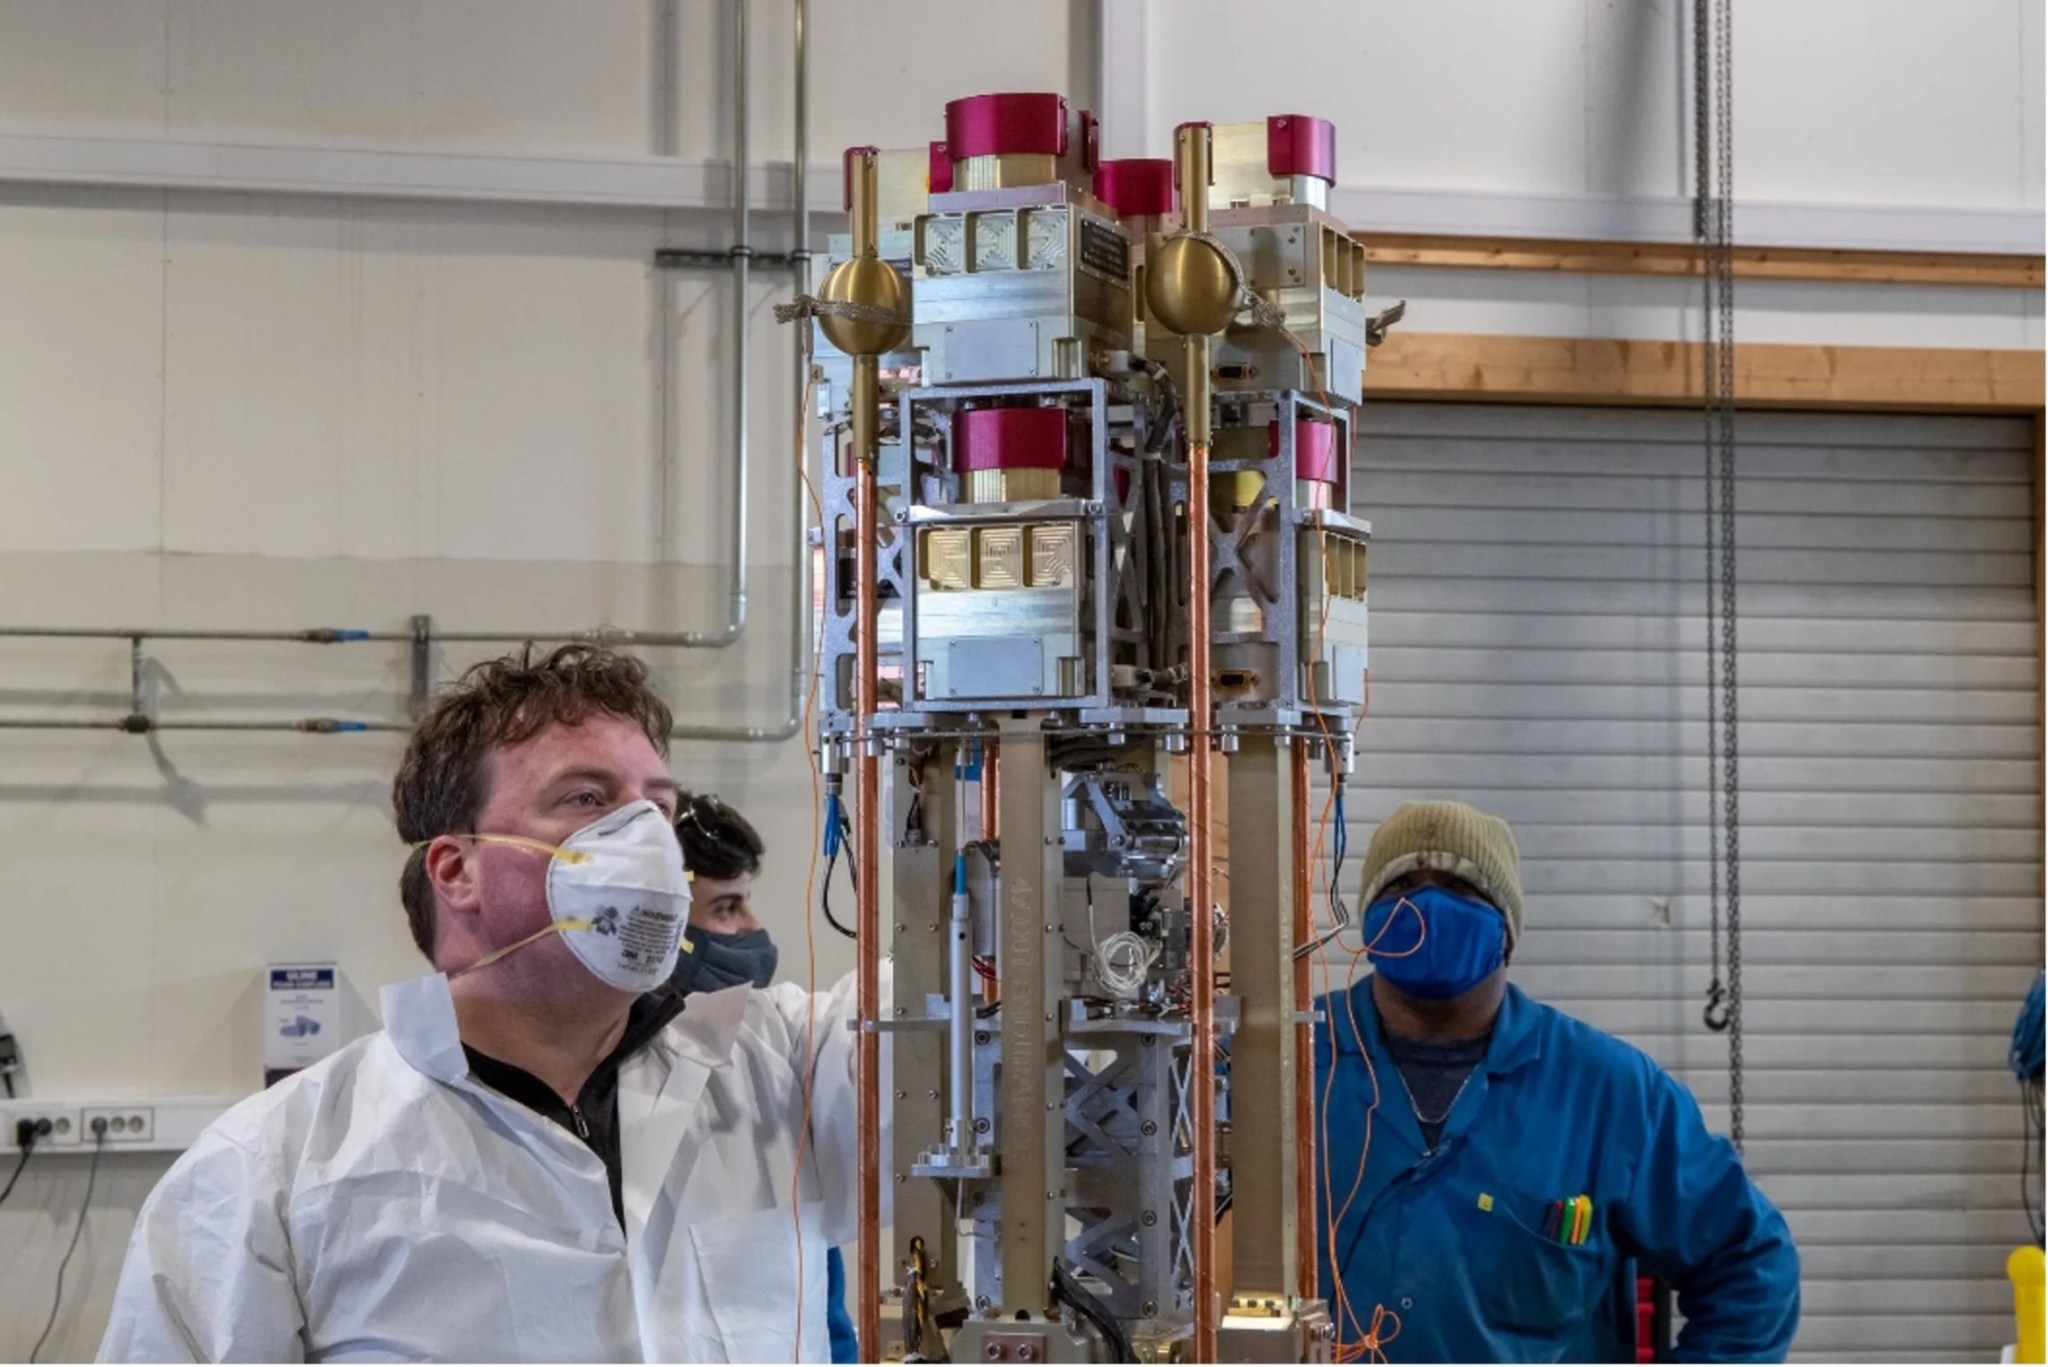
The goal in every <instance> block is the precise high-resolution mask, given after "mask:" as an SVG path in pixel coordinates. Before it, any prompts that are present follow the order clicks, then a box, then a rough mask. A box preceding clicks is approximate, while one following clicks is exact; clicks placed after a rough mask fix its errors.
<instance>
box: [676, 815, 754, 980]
mask: <svg viewBox="0 0 2048 1367" xmlns="http://www.w3.org/2000/svg"><path fill="white" fill-rule="evenodd" d="M677 810H678V812H679V813H680V814H679V815H678V816H677V817H676V839H677V840H679V841H680V842H682V846H683V867H684V868H686V869H688V870H689V871H690V929H691V930H692V931H693V932H695V933H694V934H692V935H691V936H690V944H689V947H688V952H686V953H685V954H684V955H683V957H682V960H681V961H680V962H679V963H678V964H677V965H676V976H675V986H676V989H677V990H678V991H680V992H709V991H715V990H717V989H718V988H721V987H737V986H739V985H740V984H741V983H752V984H753V985H754V986H755V987H766V986H768V984H769V983H771V982H773V981H775V966H776V963H777V962H778V959H779V956H778V955H777V953H776V950H775V941H774V939H773V938H772V937H770V935H769V934H768V932H767V931H766V930H765V929H763V928H762V925H761V920H760V918H759V917H757V916H756V915H754V876H755V875H756V874H758V873H760V872H761V856H762V855H763V854H766V853H767V851H768V847H767V846H766V845H765V844H763V843H762V841H761V834H760V832H758V831H756V830H755V829H754V826H753V823H752V822H750V821H748V820H747V819H746V818H745V817H743V816H741V815H740V814H739V813H738V812H736V811H734V810H733V809H732V808H731V807H729V806H727V805H726V804H725V803H724V802H721V801H720V800H719V799H718V797H717V796H716V795H715V794H712V793H703V794H692V793H684V794H682V796H681V799H680V803H679V806H678V809H677Z"/></svg>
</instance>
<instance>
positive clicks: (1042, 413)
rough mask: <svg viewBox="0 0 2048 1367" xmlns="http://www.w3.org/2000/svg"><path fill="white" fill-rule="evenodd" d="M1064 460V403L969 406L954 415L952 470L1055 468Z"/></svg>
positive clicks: (1064, 463)
mask: <svg viewBox="0 0 2048 1367" xmlns="http://www.w3.org/2000/svg"><path fill="white" fill-rule="evenodd" d="M1066 463H1067V410H1066V409H1064V408H970V409H968V410H967V411H966V412H964V413H955V414H954V415H953V469H954V472H955V473H957V474H963V475H964V474H967V473H969V472H971V471H974V470H1059V469H1064V468H1065V466H1066Z"/></svg>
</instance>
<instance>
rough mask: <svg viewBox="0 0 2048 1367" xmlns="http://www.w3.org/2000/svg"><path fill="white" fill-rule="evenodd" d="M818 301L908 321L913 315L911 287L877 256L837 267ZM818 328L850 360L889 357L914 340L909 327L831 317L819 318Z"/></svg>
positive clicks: (820, 292)
mask: <svg viewBox="0 0 2048 1367" xmlns="http://www.w3.org/2000/svg"><path fill="white" fill-rule="evenodd" d="M818 297H819V298H820V299H822V300H825V301H827V302H829V303H846V304H861V305H865V306H866V307H868V308H874V309H881V310H884V311H885V312H889V313H900V314H903V315H904V316H906V317H908V316H909V313H910V286H909V285H908V284H906V283H904V279H903V277H902V276H901V275H899V274H897V272H896V268H895V267H894V266H892V265H890V264H889V263H888V262H886V261H884V260H882V259H881V258H880V257H877V256H856V257H851V258H849V259H847V260H845V261H842V262H840V263H839V264H838V265H836V266H834V267H833V268H832V274H830V275H828V276H826V277H825V287H824V288H823V289H821V290H819V291H818ZM818 328H819V330H820V331H821V332H823V333H824V334H825V340H826V341H828V342H830V343H831V344H832V345H833V346H836V347H838V348H839V349H840V350H841V351H843V352H845V353H846V354H847V355H849V356H886V355H887V354H888V353H890V352H892V351H894V350H896V348H898V347H900V346H902V345H903V343H904V342H905V341H907V340H909V337H910V325H909V324H908V323H878V322H872V321H870V320H868V319H865V318H847V317H844V316H834V315H832V314H828V313H821V314H819V315H818Z"/></svg>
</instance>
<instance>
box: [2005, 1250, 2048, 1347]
mask: <svg viewBox="0 0 2048 1367" xmlns="http://www.w3.org/2000/svg"><path fill="white" fill-rule="evenodd" d="M2005 1275H2006V1276H2008V1277H2010V1278H2012V1308H2013V1317H2014V1319H2016V1320H2017V1321H2018V1322H2019V1339H2018V1341H2017V1345H2016V1351H2015V1352H2014V1353H2013V1361H2014V1362H2041V1361H2043V1360H2044V1351H2043V1350H2044V1349H2048V1286H2044V1282H2048V1266H2044V1263H2043V1260H2042V1255H2041V1250H2040V1249H2038V1248H2036V1247H2035V1246H2034V1245H2032V1244H2028V1245H2026V1246H2025V1247H2022V1248H2016V1249H2014V1250H2013V1251H2012V1256H2011V1257H2010V1258H2007V1259H2006V1260H2005Z"/></svg>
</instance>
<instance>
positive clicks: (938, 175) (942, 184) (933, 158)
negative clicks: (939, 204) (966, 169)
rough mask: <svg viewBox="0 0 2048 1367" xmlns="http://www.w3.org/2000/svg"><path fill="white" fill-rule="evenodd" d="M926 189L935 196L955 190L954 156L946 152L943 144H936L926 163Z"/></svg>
mask: <svg viewBox="0 0 2048 1367" xmlns="http://www.w3.org/2000/svg"><path fill="white" fill-rule="evenodd" d="M924 181H925V188H926V189H927V190H929V191H931V192H932V193H933V194H935V195H943V194H945V193H946V192H947V191H949V190H951V189H952V188H953V154H952V153H951V152H949V151H947V150H946V144H945V143H943V142H934V143H933V144H932V147H931V152H930V154H929V156H928V157H927V158H926V161H925V172H924Z"/></svg>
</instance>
